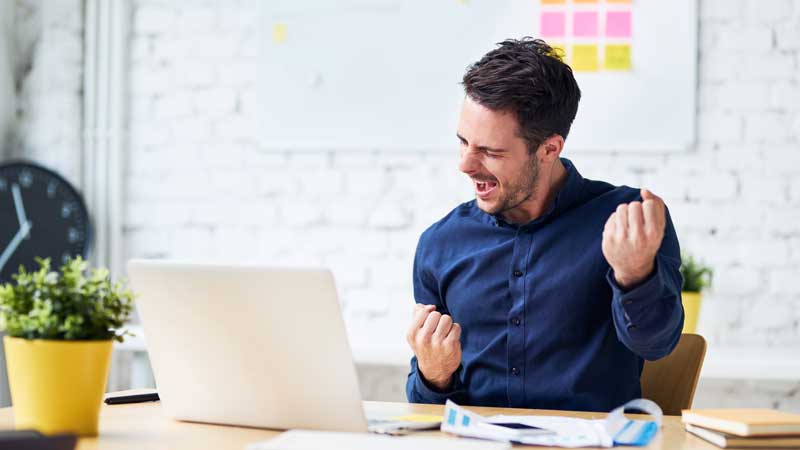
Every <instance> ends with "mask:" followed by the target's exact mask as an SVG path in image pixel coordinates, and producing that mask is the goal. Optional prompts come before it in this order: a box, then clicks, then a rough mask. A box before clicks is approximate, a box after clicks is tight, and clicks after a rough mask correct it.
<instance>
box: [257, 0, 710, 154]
mask: <svg viewBox="0 0 800 450" xmlns="http://www.w3.org/2000/svg"><path fill="white" fill-rule="evenodd" d="M605 1H606V0H599V3H600V4H602V3H603V2H605ZM259 3H260V5H261V6H260V11H259V14H260V24H261V25H262V27H261V28H262V30H263V32H262V33H261V39H260V44H261V45H260V52H259V53H260V54H259V65H258V70H259V73H258V80H259V81H258V104H259V113H258V121H259V122H258V126H259V138H260V140H261V143H262V145H263V146H264V147H265V148H268V149H276V150H286V149H297V150H376V149H380V150H399V151H409V150H410V151H419V150H441V151H454V149H455V148H456V146H457V143H458V141H457V138H456V137H455V132H456V124H457V121H458V114H459V111H460V108H461V104H462V101H463V97H464V93H463V89H462V87H461V85H460V81H461V77H462V76H463V74H464V72H465V70H466V68H467V66H468V65H469V64H471V63H473V62H475V61H477V60H478V59H479V58H480V57H481V56H482V55H483V54H485V53H486V52H487V51H489V50H491V49H493V48H495V44H496V43H497V42H500V41H502V40H504V39H507V38H520V37H522V36H534V37H537V36H539V27H540V21H539V18H540V16H539V14H540V12H541V9H543V8H547V7H548V6H549V5H540V3H539V1H534V0H459V1H457V0H446V1H445V0H427V1H425V0H270V1H265V2H259ZM567 3H571V0H567ZM608 6H609V7H611V6H612V5H611V4H609V5H608ZM575 7H582V6H580V5H575ZM629 7H630V8H631V11H632V20H631V23H632V36H631V38H630V44H631V52H630V54H631V69H630V70H628V71H602V70H601V71H597V72H576V73H575V75H576V76H575V78H576V79H577V81H578V85H579V87H580V88H581V91H582V94H583V95H582V99H581V102H580V106H579V108H578V114H577V117H576V119H575V122H574V123H573V126H572V129H571V132H570V135H569V136H568V138H567V144H566V145H567V148H569V149H575V150H592V151H636V152H643V151H657V152H663V151H680V150H686V149H688V148H689V147H690V146H691V144H692V143H693V142H694V136H695V103H696V99H695V96H696V77H697V75H696V74H697V3H696V0H669V1H659V0H633V2H632V3H630V4H629ZM548 41H550V40H548Z"/></svg>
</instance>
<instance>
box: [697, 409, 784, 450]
mask: <svg viewBox="0 0 800 450" xmlns="http://www.w3.org/2000/svg"><path fill="white" fill-rule="evenodd" d="M682 420H683V423H684V426H685V427H686V431H688V432H690V433H692V434H694V435H696V436H699V437H701V438H703V439H705V440H707V441H709V442H711V443H713V444H715V445H717V446H719V447H734V448H735V447H739V448H754V447H758V448H798V449H800V414H790V413H787V412H781V411H776V410H773V409H686V410H684V411H683V418H682Z"/></svg>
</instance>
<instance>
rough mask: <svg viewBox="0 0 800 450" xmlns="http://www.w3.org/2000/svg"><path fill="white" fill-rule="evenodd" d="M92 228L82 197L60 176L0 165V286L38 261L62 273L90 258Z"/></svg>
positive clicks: (33, 167) (29, 167) (29, 166)
mask: <svg viewBox="0 0 800 450" xmlns="http://www.w3.org/2000/svg"><path fill="white" fill-rule="evenodd" d="M90 241H91V225H90V223H89V214H88V213H87V210H86V205H85V204H84V203H83V200H82V199H81V197H80V195H79V194H78V192H77V191H76V190H75V189H74V188H73V187H72V186H71V185H70V184H69V183H68V182H67V181H66V180H64V179H63V178H61V177H60V176H59V175H57V174H56V173H54V172H52V171H50V170H47V169H45V168H43V167H39V166H36V165H33V164H28V163H10V164H0V283H4V282H8V281H11V280H12V279H11V275H12V274H15V273H17V272H18V270H19V266H20V265H23V266H25V268H26V269H27V270H29V271H31V270H36V269H37V268H38V267H39V266H38V264H36V260H35V258H36V257H40V258H48V257H49V258H50V264H51V267H53V268H54V269H55V268H57V267H59V266H60V265H61V264H62V263H63V262H64V261H66V259H67V258H70V257H75V256H78V255H80V256H82V257H84V258H86V256H87V252H88V250H89V243H90Z"/></svg>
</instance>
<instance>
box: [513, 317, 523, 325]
mask: <svg viewBox="0 0 800 450" xmlns="http://www.w3.org/2000/svg"><path fill="white" fill-rule="evenodd" d="M511 323H513V324H514V325H516V326H519V324H521V323H522V321H521V320H519V317H514V318H513V319H511Z"/></svg>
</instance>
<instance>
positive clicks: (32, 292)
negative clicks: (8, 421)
mask: <svg viewBox="0 0 800 450" xmlns="http://www.w3.org/2000/svg"><path fill="white" fill-rule="evenodd" d="M37 263H38V264H39V269H38V270H37V271H35V272H27V271H26V270H25V268H24V267H20V269H19V272H18V273H17V274H15V275H13V277H12V278H13V280H14V281H13V282H11V283H6V284H5V285H3V286H0V327H2V329H3V330H4V331H5V332H6V333H7V336H5V337H4V338H3V341H4V345H5V351H6V365H7V367H8V381H9V387H10V390H11V401H12V404H13V406H14V422H15V426H16V428H17V429H31V428H32V429H36V430H39V431H40V432H42V433H45V434H53V433H74V434H78V435H82V436H96V435H97V428H98V419H99V413H100V404H101V403H102V401H103V393H104V392H105V389H106V380H107V378H108V369H109V365H110V363H111V350H112V343H113V341H115V340H116V341H122V339H123V338H124V335H125V332H124V331H123V330H122V326H123V324H124V323H125V321H126V320H127V319H128V316H129V315H130V313H131V309H132V303H133V294H132V293H131V292H130V291H129V290H127V289H124V288H123V287H122V286H121V285H120V284H119V283H112V282H111V280H110V276H109V272H108V270H107V269H93V270H92V271H91V273H87V270H86V269H87V263H86V262H85V261H84V260H83V259H82V258H80V257H78V258H75V259H71V260H68V261H67V262H66V263H65V264H64V265H63V266H62V267H61V268H60V270H59V271H53V270H51V268H50V260H49V259H37Z"/></svg>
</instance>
